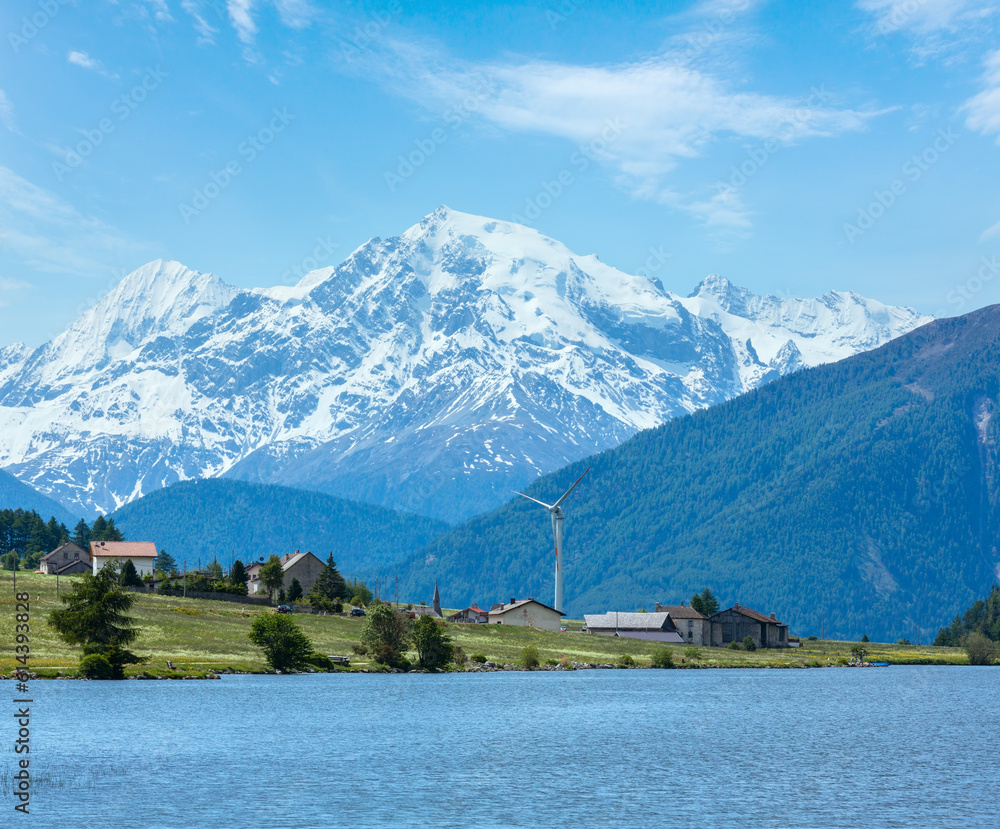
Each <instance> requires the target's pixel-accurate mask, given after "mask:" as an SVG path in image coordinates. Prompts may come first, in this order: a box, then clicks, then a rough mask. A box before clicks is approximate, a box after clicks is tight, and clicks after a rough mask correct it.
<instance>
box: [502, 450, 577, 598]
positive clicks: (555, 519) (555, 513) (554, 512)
mask: <svg viewBox="0 0 1000 829" xmlns="http://www.w3.org/2000/svg"><path fill="white" fill-rule="evenodd" d="M588 472H590V467H589V466H588V467H587V468H586V469H585V470H583V475H581V476H580V477H579V478H577V479H576V483H575V484H573V486H571V487H570V488H569V489H567V490H566V492H564V493H563V496H562V498H560V499H559V500H558V501H556V502H555V503H554V504H546V503H545V502H544V501H539V500H538V499H537V498H532V497H531V496H530V495H525V494H524V493H523V492H518V493H517V494H518V495H520V496H521V497H522V498H527V499H528V500H529V501H534V502H535V503H536V504H541V505H542V506H543V507H545V509H547V510H548V511H549V515H551V516H552V535H553V536H554V538H555V543H556V603H555V605H554V606H555V609H556V610H558V611H559V612H560V613H561V612H562V603H563V567H562V554H563V540H562V539H563V519H564V518H565V516H564V515H563V511H562V502H563V501H565V500H566V499H567V498H568V497H569V494H570V493H571V492H572V491H573V490H574V489H576V484H578V483H580V481H582V480H583V478H584V475H586V474H587V473H588Z"/></svg>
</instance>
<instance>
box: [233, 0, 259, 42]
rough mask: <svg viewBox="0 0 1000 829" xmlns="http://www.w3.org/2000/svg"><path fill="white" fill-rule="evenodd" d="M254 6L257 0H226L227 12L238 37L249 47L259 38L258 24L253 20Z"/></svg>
mask: <svg viewBox="0 0 1000 829" xmlns="http://www.w3.org/2000/svg"><path fill="white" fill-rule="evenodd" d="M254 5H255V0H226V10H227V11H228V12H229V20H230V22H231V23H232V24H233V28H234V29H236V36H237V37H238V38H239V39H240V40H241V41H243V43H245V44H246V45H247V46H250V45H252V44H253V42H254V38H255V37H256V36H257V24H256V23H255V22H254V19H253V7H254Z"/></svg>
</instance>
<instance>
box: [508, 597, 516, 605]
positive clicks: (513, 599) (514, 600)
mask: <svg viewBox="0 0 1000 829" xmlns="http://www.w3.org/2000/svg"><path fill="white" fill-rule="evenodd" d="M516 601H517V599H515V598H514V597H513V596H511V597H510V603H511V604H514V602H516Z"/></svg>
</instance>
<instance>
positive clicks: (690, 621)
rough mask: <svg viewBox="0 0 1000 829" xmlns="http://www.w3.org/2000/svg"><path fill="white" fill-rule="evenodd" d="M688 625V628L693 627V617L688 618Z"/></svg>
mask: <svg viewBox="0 0 1000 829" xmlns="http://www.w3.org/2000/svg"><path fill="white" fill-rule="evenodd" d="M688 627H689V628H693V627H694V620H693V619H688Z"/></svg>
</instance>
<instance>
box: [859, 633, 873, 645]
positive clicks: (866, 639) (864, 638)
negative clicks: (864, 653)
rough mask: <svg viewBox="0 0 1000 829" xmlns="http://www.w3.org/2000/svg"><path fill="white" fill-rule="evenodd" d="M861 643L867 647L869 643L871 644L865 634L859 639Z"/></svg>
mask: <svg viewBox="0 0 1000 829" xmlns="http://www.w3.org/2000/svg"><path fill="white" fill-rule="evenodd" d="M861 641H862V642H864V643H865V644H866V645H867V644H868V643H869V642H871V639H869V638H868V634H867V633H866V634H865V635H864V636H862V637H861Z"/></svg>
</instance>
